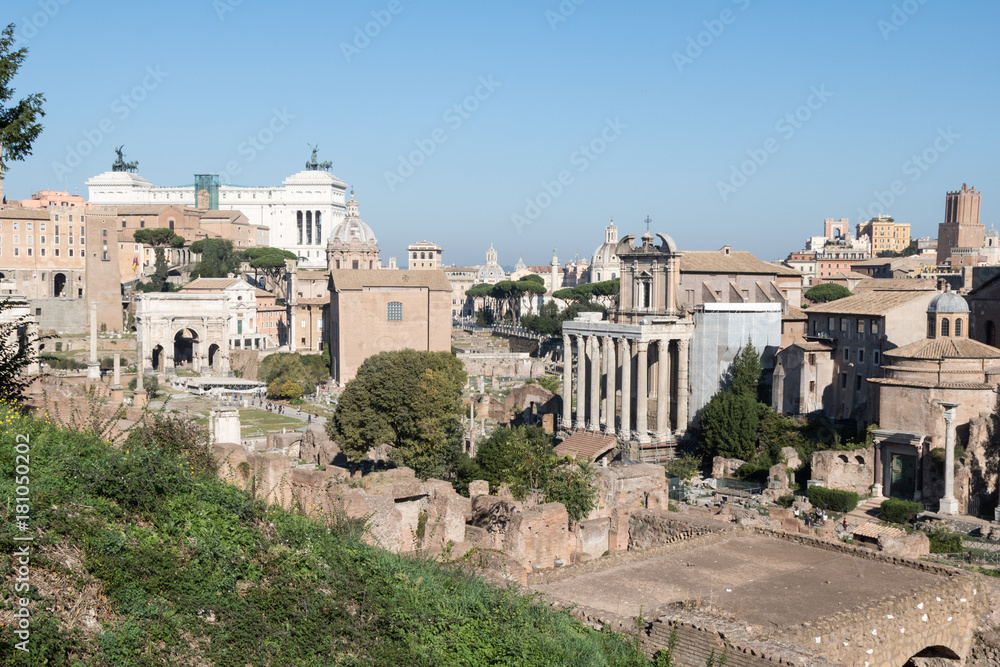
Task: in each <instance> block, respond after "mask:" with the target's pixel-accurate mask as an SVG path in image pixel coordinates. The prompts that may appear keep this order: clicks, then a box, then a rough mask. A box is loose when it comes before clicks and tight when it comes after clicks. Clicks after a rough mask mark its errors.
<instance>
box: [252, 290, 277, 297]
mask: <svg viewBox="0 0 1000 667" xmlns="http://www.w3.org/2000/svg"><path fill="white" fill-rule="evenodd" d="M253 293H254V294H255V295H256V296H257V297H258V298H259V297H262V296H263V297H269V296H270V297H275V298H277V295H275V294H271V293H270V292H268V291H267V290H262V289H261V288H259V287H255V288H254V289H253Z"/></svg>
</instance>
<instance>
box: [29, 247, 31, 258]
mask: <svg viewBox="0 0 1000 667" xmlns="http://www.w3.org/2000/svg"><path fill="white" fill-rule="evenodd" d="M28 257H31V248H28Z"/></svg>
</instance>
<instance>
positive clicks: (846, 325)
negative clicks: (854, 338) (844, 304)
mask: <svg viewBox="0 0 1000 667" xmlns="http://www.w3.org/2000/svg"><path fill="white" fill-rule="evenodd" d="M850 329H851V321H850V320H849V319H847V318H846V317H843V318H841V320H840V330H841V331H850Z"/></svg>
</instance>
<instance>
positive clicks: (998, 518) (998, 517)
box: [993, 505, 1000, 523]
mask: <svg viewBox="0 0 1000 667" xmlns="http://www.w3.org/2000/svg"><path fill="white" fill-rule="evenodd" d="M993 521H994V522H995V523H1000V505H997V508H996V509H995V510H993Z"/></svg>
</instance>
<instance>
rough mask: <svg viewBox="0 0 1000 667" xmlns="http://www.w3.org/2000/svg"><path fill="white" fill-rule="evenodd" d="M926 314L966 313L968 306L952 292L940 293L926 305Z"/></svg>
mask: <svg viewBox="0 0 1000 667" xmlns="http://www.w3.org/2000/svg"><path fill="white" fill-rule="evenodd" d="M927 312H928V313H967V312H969V304H968V302H966V300H965V299H963V298H962V297H960V296H959V295H957V294H955V293H954V292H942V293H941V294H938V295H937V296H936V297H934V298H933V299H931V302H930V303H929V304H928V305H927Z"/></svg>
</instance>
